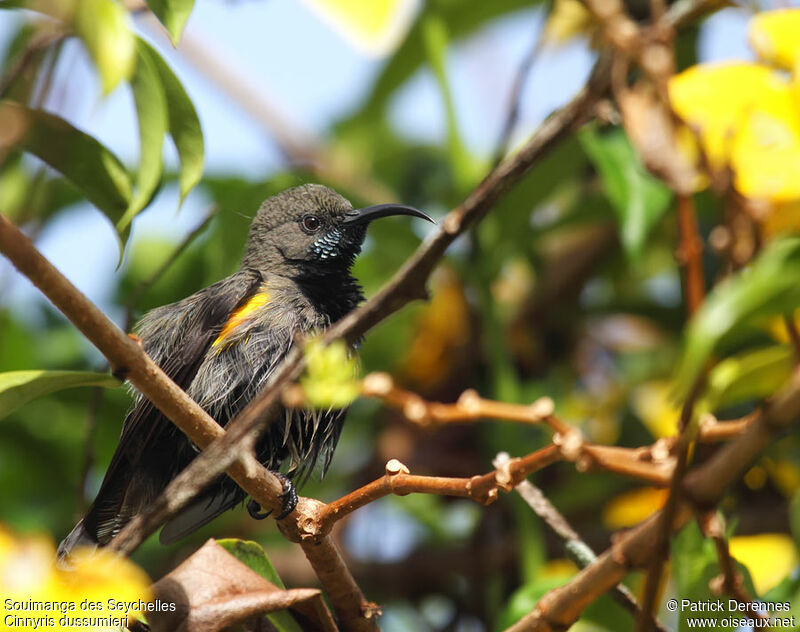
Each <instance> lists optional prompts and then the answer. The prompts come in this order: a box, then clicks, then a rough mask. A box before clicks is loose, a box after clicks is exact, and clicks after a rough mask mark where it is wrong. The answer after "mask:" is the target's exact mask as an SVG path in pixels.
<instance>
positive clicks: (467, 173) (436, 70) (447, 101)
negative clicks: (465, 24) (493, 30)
mask: <svg viewBox="0 0 800 632" xmlns="http://www.w3.org/2000/svg"><path fill="white" fill-rule="evenodd" d="M422 36H423V41H424V43H425V50H426V52H427V55H428V62H429V63H430V65H431V68H432V70H433V75H434V77H436V83H437V84H438V86H439V92H440V93H441V96H442V101H443V102H444V110H445V115H446V119H447V141H448V146H449V152H450V162H451V164H452V167H453V172H454V173H455V177H456V182H457V184H458V187H459V189H463V190H468V189H469V187H470V186H471V185H472V184H473V182H474V181H475V179H476V175H477V171H476V169H474V168H473V164H472V161H471V159H470V155H469V153H468V152H467V148H466V146H465V145H464V141H463V140H462V138H461V134H460V133H459V131H458V116H457V113H456V107H455V105H454V103H453V93H452V90H451V89H450V84H449V82H448V79H447V46H448V41H449V39H450V36H449V33H448V31H447V25H446V24H445V22H444V20H442V18H441V17H440V16H439V15H436V14H433V13H428V14H427V15H426V16H425V18H424V19H423V21H422Z"/></svg>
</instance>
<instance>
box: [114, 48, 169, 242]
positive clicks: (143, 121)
mask: <svg viewBox="0 0 800 632" xmlns="http://www.w3.org/2000/svg"><path fill="white" fill-rule="evenodd" d="M151 50H152V49H151V48H150V47H149V46H147V45H146V44H144V42H143V41H142V40H141V39H139V40H137V42H136V54H137V61H136V72H135V73H134V75H133V79H132V81H131V88H132V90H133V98H134V100H135V101H136V115H137V118H138V121H139V152H140V157H139V172H138V175H137V178H136V194H135V195H134V196H133V199H132V200H131V203H130V205H129V206H128V209H127V210H126V211H125V214H124V215H123V216H122V218H121V219H120V220H119V222H117V232H119V234H120V235H123V240H124V239H125V237H124V236H125V235H127V233H128V230H129V229H130V224H131V222H132V221H133V218H134V217H136V215H137V214H138V213H139V212H140V211H141V210H142V209H143V208H144V207H145V206H147V204H148V203H149V202H150V200H151V199H152V197H153V194H154V193H155V191H156V188H157V187H158V184H159V182H160V181H161V173H162V158H161V156H162V151H161V150H162V147H163V145H164V135H165V134H166V133H167V125H168V115H167V100H166V96H165V94H164V88H163V86H162V84H161V75H160V73H159V72H158V68H157V66H156V63H155V62H154V61H153V58H152V54H151Z"/></svg>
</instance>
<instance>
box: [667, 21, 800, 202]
mask: <svg viewBox="0 0 800 632" xmlns="http://www.w3.org/2000/svg"><path fill="white" fill-rule="evenodd" d="M798 35H799V36H800V34H798ZM669 95H670V100H671V102H672V106H673V108H674V109H675V112H676V113H677V114H678V115H679V116H680V117H681V118H682V119H683V120H684V121H685V122H686V123H687V124H689V125H690V126H691V127H692V128H694V129H696V130H697V132H698V134H699V137H700V141H701V144H702V146H703V150H704V152H705V155H706V156H707V158H708V161H709V163H710V166H711V168H712V169H714V170H716V171H720V170H723V169H725V168H726V167H730V168H731V169H732V170H733V176H734V186H735V187H736V189H737V190H738V191H739V192H740V193H741V194H742V195H744V196H746V197H750V198H756V199H762V200H769V201H773V202H786V201H789V200H793V199H796V198H800V178H798V177H797V173H799V172H800V171H798V170H800V108H798V99H797V97H796V96H795V94H794V93H793V91H792V86H791V84H790V82H789V80H788V79H787V78H786V77H784V76H782V75H781V74H779V73H778V72H776V71H774V70H773V69H771V68H768V67H767V66H760V65H757V64H747V63H727V64H703V65H699V66H693V67H692V68H689V69H688V70H686V71H684V72H682V73H681V74H679V75H676V76H675V77H673V78H672V79H671V80H670V83H669Z"/></svg>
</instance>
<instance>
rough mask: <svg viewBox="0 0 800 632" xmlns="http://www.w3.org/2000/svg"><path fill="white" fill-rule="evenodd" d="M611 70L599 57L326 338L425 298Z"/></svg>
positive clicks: (571, 125)
mask: <svg viewBox="0 0 800 632" xmlns="http://www.w3.org/2000/svg"><path fill="white" fill-rule="evenodd" d="M608 81H609V64H608V60H607V59H606V58H605V57H601V58H600V59H599V60H598V62H597V63H596V64H595V67H594V70H593V71H592V74H591V76H590V77H589V80H588V81H587V83H586V85H585V86H584V87H583V88H582V89H581V91H580V92H579V93H578V94H577V95H576V96H575V97H574V98H573V99H572V100H571V101H570V102H569V103H567V104H566V105H565V106H564V107H562V108H561V109H560V110H557V111H556V112H554V113H553V114H552V115H551V116H550V117H549V118H548V119H547V120H545V121H544V122H543V123H542V125H541V126H540V127H539V129H537V130H536V132H535V133H534V134H533V136H531V138H530V140H529V141H528V142H527V143H526V144H525V146H524V147H522V148H521V149H520V150H519V151H518V152H517V153H516V154H514V155H513V156H511V157H510V158H508V159H506V160H505V161H503V162H502V163H500V164H499V165H498V166H497V167H496V168H495V169H493V170H492V171H491V173H489V175H488V176H486V178H484V180H483V181H482V182H481V183H480V184H479V185H478V186H477V188H476V189H475V190H474V191H473V192H472V193H471V194H470V195H469V197H467V199H466V200H465V201H464V202H463V203H462V204H461V205H460V206H458V207H457V208H455V209H453V210H452V211H450V213H449V214H448V215H447V217H445V218H444V220H443V221H442V223H441V228H440V229H439V230H438V231H437V232H436V233H434V234H433V235H432V236H431V237H430V238H428V239H427V240H426V241H425V242H424V243H423V244H422V245H421V246H420V247H419V248H418V249H417V251H416V252H415V253H414V254H413V255H412V256H411V257H410V258H409V259H408V260H407V261H406V262H405V264H404V265H403V266H402V267H401V268H400V270H398V271H397V272H396V273H395V275H394V276H393V277H392V278H391V279H390V280H389V281H388V282H387V283H386V284H385V285H384V286H383V287H382V288H381V289H380V290H379V291H378V293H377V294H375V295H374V296H373V297H372V298H370V300H368V301H367V302H366V303H364V304H363V305H361V306H360V307H358V308H357V309H355V310H353V311H352V312H351V313H350V314H348V315H347V316H345V317H344V318H343V319H342V320H340V321H339V322H338V323H337V324H336V325H335V326H334V327H332V328H331V329H330V330H329V332H328V334H327V336H326V338H327V339H328V340H333V339H334V338H345V339H346V340H348V341H350V342H353V341H356V340H358V339H359V338H360V337H361V336H362V335H364V333H366V332H367V331H368V330H369V329H371V328H372V327H374V326H375V325H376V324H377V323H379V322H380V321H381V320H383V319H384V318H385V317H386V316H387V315H389V314H392V313H394V312H396V311H397V310H398V309H400V308H401V307H403V306H404V305H405V304H406V303H408V302H410V301H412V300H415V299H419V298H423V297H424V296H425V282H426V281H427V279H428V277H429V276H430V274H431V272H432V271H433V269H434V268H435V266H436V264H437V263H438V261H439V259H441V258H442V256H443V255H444V252H445V251H446V250H447V248H448V247H449V246H450V244H452V243H453V242H454V241H455V240H456V239H457V238H458V236H459V235H461V234H462V233H464V232H465V231H466V230H467V229H469V228H470V227H471V226H473V225H474V224H476V223H477V222H479V221H480V220H481V219H483V217H484V216H485V215H486V213H488V212H489V209H491V208H492V206H493V205H494V203H495V202H496V201H497V200H498V199H499V198H500V197H501V196H502V195H503V194H504V193H506V192H507V191H508V190H509V189H510V188H511V187H512V186H513V185H514V184H515V183H516V182H517V181H518V180H519V179H520V178H521V177H522V176H523V175H525V173H526V172H527V171H528V170H529V169H530V168H531V166H532V165H533V164H534V163H536V162H537V161H538V160H539V159H541V158H542V157H543V156H544V155H546V154H547V153H548V152H549V151H550V150H551V149H553V148H554V147H555V146H556V145H557V144H558V143H559V142H560V141H561V140H563V139H564V138H565V137H566V136H567V134H569V133H570V132H571V131H572V130H574V129H575V128H576V127H577V126H578V125H580V124H581V123H582V122H583V121H584V120H585V119H586V118H587V117H588V116H589V115H590V113H591V112H592V110H593V107H594V105H595V103H596V102H597V101H598V100H599V99H600V98H601V97H602V96H603V95H605V93H606V91H607V89H608Z"/></svg>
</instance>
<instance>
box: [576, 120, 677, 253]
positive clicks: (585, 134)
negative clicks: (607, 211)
mask: <svg viewBox="0 0 800 632" xmlns="http://www.w3.org/2000/svg"><path fill="white" fill-rule="evenodd" d="M579 139H580V142H581V145H582V146H583V149H584V151H585V152H586V154H587V156H589V159H590V160H591V161H592V163H593V164H594V166H595V168H596V169H597V173H598V174H599V175H600V178H601V180H602V182H603V188H604V190H605V192H606V194H607V195H608V198H609V200H610V201H611V204H612V207H613V208H614V211H615V212H616V215H617V222H618V223H619V227H620V237H621V241H622V245H623V247H624V248H625V252H626V254H627V255H628V256H629V257H630V258H631V259H634V260H635V259H637V258H638V257H640V256H641V254H642V251H643V249H644V245H645V242H646V240H647V236H648V235H649V234H650V231H651V230H652V229H653V227H654V226H655V225H656V223H657V222H658V220H659V219H661V217H662V216H663V215H664V212H665V211H666V210H667V208H669V203H670V198H671V197H672V196H671V193H670V190H669V189H668V188H667V187H666V185H664V184H663V183H662V182H661V181H660V180H659V179H657V178H656V177H654V176H652V175H651V174H650V173H648V172H647V170H646V169H645V168H644V166H643V165H642V163H641V161H640V160H639V156H638V154H637V153H636V151H635V150H634V149H633V147H632V146H631V144H630V142H629V141H628V137H627V136H625V133H624V132H623V131H622V130H621V129H614V130H613V131H611V132H609V133H606V134H600V133H599V132H598V131H597V129H596V127H595V126H587V127H585V128H584V129H583V130H581V132H580V134H579Z"/></svg>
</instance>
